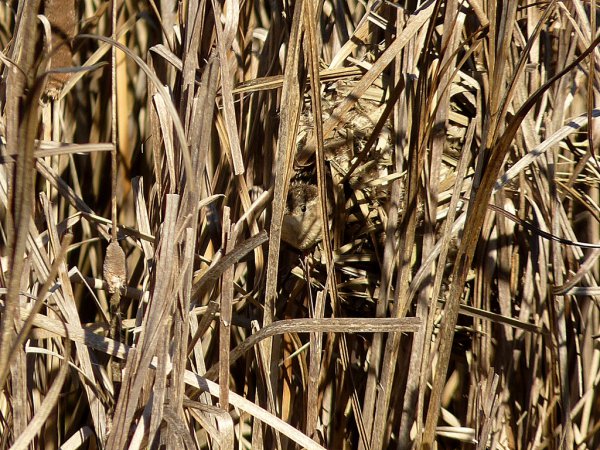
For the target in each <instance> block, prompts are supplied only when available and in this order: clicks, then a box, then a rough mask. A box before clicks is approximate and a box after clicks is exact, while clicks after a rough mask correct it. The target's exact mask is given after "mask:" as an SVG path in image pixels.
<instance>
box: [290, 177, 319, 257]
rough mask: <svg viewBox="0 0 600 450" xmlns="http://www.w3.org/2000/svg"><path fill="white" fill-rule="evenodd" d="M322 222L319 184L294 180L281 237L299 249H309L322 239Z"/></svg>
mask: <svg viewBox="0 0 600 450" xmlns="http://www.w3.org/2000/svg"><path fill="white" fill-rule="evenodd" d="M321 223H322V222H321V212H320V211H319V192H318V188H317V186H316V185H314V184H310V183H305V182H293V183H292V185H291V186H290V191H289V193H288V198H287V205H286V208H285V212H284V216H283V226H282V228H281V239H283V241H285V242H287V243H288V244H290V245H291V246H293V247H295V248H297V249H299V250H307V249H309V248H311V247H313V246H314V245H315V244H316V243H317V242H319V241H320V240H321Z"/></svg>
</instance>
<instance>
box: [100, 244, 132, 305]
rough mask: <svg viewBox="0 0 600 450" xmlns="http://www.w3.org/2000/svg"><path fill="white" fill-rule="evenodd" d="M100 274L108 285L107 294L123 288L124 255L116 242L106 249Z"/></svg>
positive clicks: (125, 276)
mask: <svg viewBox="0 0 600 450" xmlns="http://www.w3.org/2000/svg"><path fill="white" fill-rule="evenodd" d="M102 273H103V275H104V281H106V283H107V284H108V292H110V293H111V294H114V293H115V292H119V291H120V289H121V288H123V287H125V284H126V281H127V267H126V264H125V253H124V252H123V249H122V248H121V246H120V245H119V243H118V242H117V241H112V242H111V243H110V244H109V246H108V248H107V249H106V257H105V258H104V267H103V270H102Z"/></svg>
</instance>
